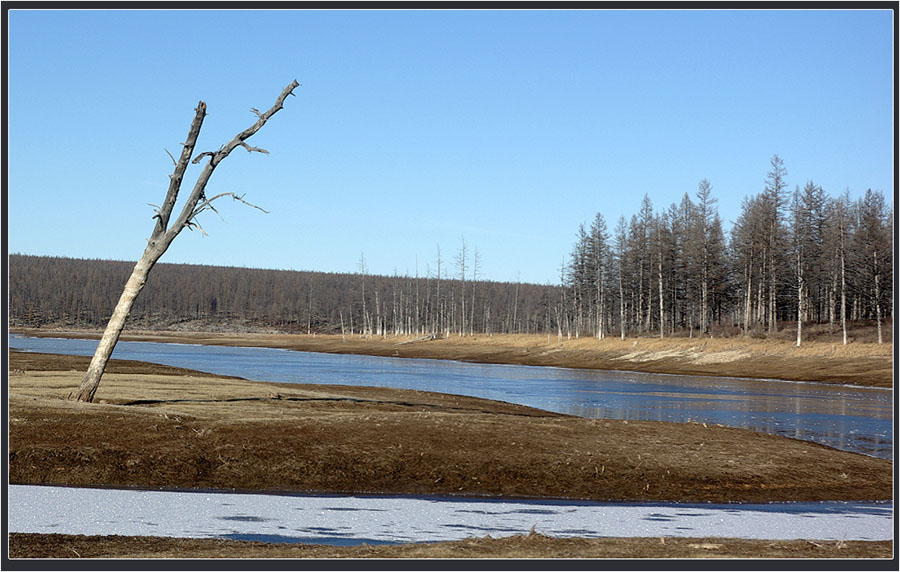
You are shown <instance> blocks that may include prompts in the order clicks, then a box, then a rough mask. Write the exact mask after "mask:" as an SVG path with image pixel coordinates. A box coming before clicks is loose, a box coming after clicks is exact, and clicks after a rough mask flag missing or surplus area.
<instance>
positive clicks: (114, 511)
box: [7, 485, 893, 544]
mask: <svg viewBox="0 0 900 572" xmlns="http://www.w3.org/2000/svg"><path fill="white" fill-rule="evenodd" d="M7 506H8V508H9V517H8V522H7V525H8V528H7V530H8V531H9V532H43V533H62V534H88V535H111V534H119V535H129V536H130V535H149V536H174V537H193V538H232V539H246V540H263V541H271V542H315V543H329V544H359V543H362V542H367V543H379V542H424V541H442V540H459V539H462V538H466V537H472V536H475V537H484V536H488V535H490V536H493V537H501V536H510V535H515V534H527V533H528V532H529V530H531V529H532V527H534V530H535V531H536V532H539V533H542V534H545V535H548V536H556V537H728V538H751V539H770V540H779V539H780V540H788V539H809V540H889V539H891V538H892V537H893V536H892V535H893V518H892V515H893V504H892V503H889V502H888V503H840V502H831V503H801V504H796V503H776V504H767V505H750V504H733V505H700V504H659V503H654V504H640V503H622V504H617V503H587V502H584V503H582V502H577V503H576V502H518V501H517V502H508V501H493V500H492V501H473V500H456V499H446V498H441V499H438V498H409V497H384V496H299V495H273V494H248V493H219V492H165V491H139V490H117V489H97V488H77V487H49V486H24V485H10V486H9V491H8V503H7Z"/></svg>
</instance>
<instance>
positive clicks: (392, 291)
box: [8, 155, 893, 344]
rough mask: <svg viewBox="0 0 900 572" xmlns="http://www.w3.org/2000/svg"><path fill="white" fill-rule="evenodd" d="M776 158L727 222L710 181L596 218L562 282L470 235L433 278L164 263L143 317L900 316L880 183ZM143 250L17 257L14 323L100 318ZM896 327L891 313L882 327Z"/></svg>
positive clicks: (309, 322)
mask: <svg viewBox="0 0 900 572" xmlns="http://www.w3.org/2000/svg"><path fill="white" fill-rule="evenodd" d="M786 176H787V170H786V169H785V167H784V163H783V161H782V160H781V158H780V157H778V156H777V155H775V156H773V157H772V160H771V171H770V172H769V173H768V175H767V178H766V184H765V187H764V189H763V190H762V191H761V192H760V193H758V194H757V195H754V196H748V197H745V198H744V201H743V203H742V207H741V212H740V214H739V216H738V217H737V219H736V220H735V221H734V222H733V224H732V226H731V228H730V232H728V233H727V234H726V232H725V231H724V229H723V223H722V220H721V218H720V217H719V214H718V209H717V206H716V203H717V199H716V198H715V197H714V196H713V192H712V185H711V183H710V182H709V181H707V180H705V179H704V180H701V181H700V182H699V184H698V189H697V192H696V195H695V198H694V199H692V198H691V197H690V195H688V194H687V193H686V194H685V195H684V197H683V198H682V200H681V201H680V202H679V203H678V204H672V205H670V206H669V207H668V208H663V209H655V208H654V206H653V204H652V201H651V200H650V198H649V196H646V195H645V196H644V199H643V201H642V203H641V207H640V210H639V212H637V213H635V214H633V215H632V216H631V217H630V218H626V217H625V216H622V217H620V218H619V219H618V221H617V222H616V224H615V227H614V228H613V229H612V230H610V229H609V228H608V227H607V223H606V220H605V217H604V216H603V214H602V212H598V213H597V214H596V215H595V216H594V217H593V219H592V220H591V222H590V224H589V225H588V226H585V224H582V225H580V226H579V228H578V229H577V231H576V233H575V242H574V244H573V247H572V250H571V253H569V255H568V258H567V259H566V262H565V263H564V264H562V265H561V267H560V269H559V271H560V280H559V283H558V284H553V285H550V284H547V285H537V284H527V283H513V282H494V281H488V280H484V279H480V278H479V276H480V275H483V269H481V268H480V263H479V258H478V252H477V250H475V251H474V253H472V252H470V251H469V249H468V248H467V246H466V243H465V241H464V240H463V242H462V244H461V246H460V247H459V249H458V250H457V252H456V254H455V256H454V258H453V260H452V261H450V263H448V261H445V260H442V259H441V255H440V249H438V253H437V259H436V262H437V264H436V271H435V272H431V271H429V272H428V273H427V275H426V276H408V275H404V276H399V275H394V276H381V275H370V274H368V272H367V270H366V266H365V259H364V257H361V259H360V263H359V268H358V270H359V271H358V272H356V273H346V274H335V273H323V272H311V271H288V270H263V269H251V268H235V267H219V266H203V265H188V264H165V263H161V264H157V265H156V267H155V268H154V270H153V272H152V273H151V274H150V277H149V280H148V282H147V285H146V287H145V289H144V291H143V292H142V294H141V296H140V297H139V298H138V299H137V301H136V302H135V305H134V307H133V309H132V312H131V316H130V318H129V323H130V324H131V325H132V326H133V327H145V328H191V329H205V330H217V329H218V330H237V331H241V330H244V331H246V330H249V329H263V330H275V331H282V332H292V333H331V334H344V335H363V336H373V335H374V336H385V335H427V334H439V335H443V336H447V335H451V334H456V335H475V334H493V333H531V334H534V333H539V334H547V335H548V336H549V335H555V336H557V337H558V338H562V337H566V338H573V337H583V336H594V337H597V338H604V337H606V336H610V335H616V336H621V337H626V336H648V335H653V336H659V337H668V336H685V337H693V336H734V335H752V336H757V337H764V336H772V335H775V334H778V335H779V336H780V337H784V334H785V331H786V330H787V329H790V332H791V336H794V333H795V334H796V340H797V343H798V344H799V343H801V341H802V339H803V333H804V332H803V328H804V327H809V326H823V325H827V328H828V332H830V333H834V334H835V335H837V336H839V339H841V340H843V342H844V343H847V336H848V332H849V331H850V330H851V325H852V324H858V323H864V324H869V325H871V324H873V323H874V324H875V326H876V329H877V340H878V341H879V342H881V341H882V340H883V338H884V334H883V328H887V330H890V324H891V321H892V318H893V305H892V299H893V280H892V276H893V248H892V238H893V224H892V221H893V209H892V206H890V205H888V204H886V202H885V198H884V196H883V194H882V193H881V192H880V191H872V190H867V191H866V192H865V194H864V196H862V197H861V198H859V199H857V200H852V199H851V198H850V194H849V191H845V192H844V193H842V194H839V195H836V196H830V195H828V194H827V193H826V192H825V191H824V190H823V189H822V187H821V186H818V185H816V184H815V183H814V182H813V181H808V182H807V183H806V184H805V185H804V186H803V187H802V188H801V187H800V186H799V185H798V186H796V187H795V189H794V190H793V191H792V192H791V191H789V190H788V188H787V183H786ZM133 265H134V263H133V262H125V261H106V260H86V259H71V258H59V257H46V256H33V255H22V254H12V255H10V256H9V290H8V291H9V300H8V303H9V325H10V326H26V327H41V326H66V327H88V328H102V327H103V326H104V325H105V324H106V321H107V320H108V319H109V316H110V315H111V313H112V310H113V308H114V306H115V303H116V301H117V299H118V297H119V295H120V293H121V291H122V285H123V284H124V282H125V280H126V279H127V278H128V275H129V274H130V272H131V268H132V266H133ZM883 324H884V326H883Z"/></svg>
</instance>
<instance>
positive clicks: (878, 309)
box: [872, 249, 884, 344]
mask: <svg viewBox="0 0 900 572" xmlns="http://www.w3.org/2000/svg"><path fill="white" fill-rule="evenodd" d="M872 262H873V263H874V264H873V266H874V268H875V326H876V328H877V329H878V343H879V344H880V343H883V342H884V340H883V338H882V337H881V290H880V285H879V278H880V275H881V273H880V272H879V271H878V249H874V250H873V251H872Z"/></svg>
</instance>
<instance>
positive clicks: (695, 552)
mask: <svg viewBox="0 0 900 572" xmlns="http://www.w3.org/2000/svg"><path fill="white" fill-rule="evenodd" d="M892 552H893V542H891V541H890V540H884V541H837V542H835V541H828V542H825V541H810V540H741V539H733V538H666V539H662V538H551V537H549V536H544V535H541V534H529V535H518V536H510V537H506V538H490V537H486V538H467V539H466V540H460V541H454V542H436V543H426V544H418V543H417V544H403V545H394V546H326V545H321V544H318V545H317V544H270V543H264V542H245V541H235V540H218V539H196V538H162V537H154V536H78V535H68V534H21V533H12V534H10V535H9V555H10V558H191V559H193V558H393V559H399V558H444V559H451V558H452V559H459V558H479V559H482V558H496V559H501V558H502V559H508V558H515V559H519V558H544V559H546V558H567V559H587V558H603V559H608V558H615V559H624V558H654V559H657V558H679V559H685V558H693V559H700V558H704V559H705V558H746V559H760V558H768V559H771V558H804V559H821V558H840V559H862V558H865V559H869V560H870V561H871V559H885V560H886V563H887V565H886V566H885V569H886V570H887V569H889V568H888V566H889V565H890V559H891V557H892ZM500 564H501V566H502V565H503V563H500ZM404 569H405V566H404Z"/></svg>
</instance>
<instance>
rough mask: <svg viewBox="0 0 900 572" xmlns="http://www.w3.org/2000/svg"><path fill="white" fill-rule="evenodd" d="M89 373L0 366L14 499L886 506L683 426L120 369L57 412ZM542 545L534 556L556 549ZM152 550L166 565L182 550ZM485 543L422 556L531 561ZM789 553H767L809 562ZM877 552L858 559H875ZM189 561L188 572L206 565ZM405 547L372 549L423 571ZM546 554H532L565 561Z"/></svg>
mask: <svg viewBox="0 0 900 572" xmlns="http://www.w3.org/2000/svg"><path fill="white" fill-rule="evenodd" d="M88 361H89V358H86V357H77V356H58V355H45V354H30V353H19V352H11V353H10V365H9V371H10V375H9V396H10V397H9V414H10V417H9V420H10V424H9V431H10V432H9V479H10V482H11V483H15V484H69V485H102V486H125V487H127V486H140V487H154V488H157V487H176V488H209V489H246V490H270V491H278V490H281V491H285V490H291V491H321V492H335V493H343V492H370V493H401V494H455V495H466V496H493V497H497V496H500V497H506V498H535V497H539V498H577V499H592V500H628V501H635V500H666V501H681V502H705V501H712V502H736V501H743V502H767V501H815V500H884V499H890V498H892V484H891V483H892V481H891V478H892V472H893V463H891V462H889V461H885V460H881V459H875V458H872V457H867V456H864V455H858V454H853V453H847V452H842V451H837V450H835V449H831V448H828V447H824V446H820V445H816V444H814V443H808V442H803V441H795V440H792V439H787V438H783V437H777V436H771V435H763V434H759V433H754V432H751V431H747V430H742V429H733V428H726V427H719V426H712V425H709V426H707V425H704V424H697V423H687V424H673V423H660V422H637V421H618V420H602V419H583V418H577V417H571V416H565V415H560V414H555V413H550V412H546V411H541V410H537V409H532V408H528V407H523V406H518V405H512V404H508V403H501V402H495V401H489V400H484V399H476V398H469V397H462V396H455V395H445V394H436V393H429V392H420V391H410V390H400V389H382V388H367V387H347V386H317V385H300V384H282V383H262V382H250V381H246V380H241V379H234V378H223V377H217V376H210V375H208V374H202V373H199V372H191V371H189V370H182V369H179V368H171V367H167V366H158V365H154V364H143V363H140V362H121V361H118V360H113V361H112V362H111V364H110V367H109V369H108V372H107V374H106V376H105V377H104V381H103V383H102V384H101V386H100V389H99V391H98V393H97V403H94V404H83V403H77V402H71V401H68V400H66V399H65V398H66V396H67V395H68V393H69V392H70V391H72V390H73V389H75V388H76V387H77V386H78V384H79V382H80V378H81V372H83V371H84V370H85V368H86V367H87V364H88ZM52 536H53V535H51V537H52ZM10 538H11V554H13V553H14V552H13V548H15V550H20V549H21V550H26V549H25V548H23V547H24V546H28V547H31V548H29V550H30V549H34V547H35V546H39V545H43V546H50V545H51V544H53V543H52V542H51V543H50V544H47V538H46V537H44V536H43V535H42V536H39V537H34V536H21V535H19V536H15V537H10ZM13 540H14V542H13ZM556 540H557V539H550V540H548V541H546V542H547V543H549V544H551V545H553V544H559V545H560V546H562V545H564V544H565V543H566V542H569V541H565V542H563V541H559V543H557V542H556ZM141 542H142V541H140V540H139V539H127V540H121V541H120V542H119V543H118V544H117V546H118V548H115V549H113V548H110V552H109V553H107V554H105V556H107V557H113V556H121V555H123V554H134V552H133V551H134V550H138V548H136V546H141ZM154 542H157V541H154ZM158 542H163V543H165V542H171V543H172V544H171V545H170V548H171V547H172V546H176V545H179V544H178V543H179V542H180V541H176V540H173V539H169V540H166V541H158ZM221 542H223V543H224V542H225V541H221ZM473 542H474V541H473ZM485 542H486V544H483V545H482V544H478V543H477V542H475V544H470V545H466V544H465V543H463V544H460V545H459V546H457V547H456V548H451V549H450V550H451V552H449V553H443V554H445V555H444V556H441V555H440V554H441V552H440V550H439V549H438V548H434V550H435V551H436V552H435V555H433V557H457V556H463V554H466V555H468V556H473V557H482V556H486V557H490V556H491V555H495V556H496V557H505V556H503V554H506V553H504V552H503V550H505V549H503V548H497V547H498V546H507V547H509V546H512V547H514V548H511V549H510V550H512V551H513V552H515V551H516V550H519V549H521V550H523V551H525V552H527V553H528V554H531V553H530V552H528V551H527V550H525V548H523V546H525V545H526V544H528V543H529V542H530V543H538V544H537V545H539V546H544V544H541V543H544V541H543V540H539V539H534V538H532V539H531V540H523V541H521V542H522V543H523V544H522V545H521V546H519V548H515V546H517V545H516V544H515V542H514V541H510V540H497V541H496V542H492V541H485ZM585 542H587V543H588V544H590V541H585ZM623 542H624V541H623ZM666 542H667V543H669V540H666ZM704 542H705V543H707V544H709V543H712V544H720V545H723V546H725V545H731V544H732V541H715V542H713V541H709V542H706V541H704ZM134 543H138V544H137V545H135V544H134ZM609 543H611V544H613V545H615V544H616V541H614V540H609V541H608V543H607V544H606V545H603V544H602V543H600V544H598V545H597V546H598V548H597V550H599V551H600V552H599V553H604V552H603V551H606V550H611V549H610V548H609ZM12 544H15V546H13V545H12ZM201 544H202V542H201ZM201 544H197V545H196V546H198V547H199V546H201ZM645 544H646V543H645ZM701 544H702V543H701ZM751 544H752V543H751ZM751 544H742V546H750V545H751ZM776 544H778V543H776ZM800 544H801V545H802V546H800V547H798V546H797V545H794V546H792V547H791V548H789V549H788V548H785V549H784V550H785V551H786V552H779V553H778V554H780V555H787V556H790V555H791V554H792V553H794V552H795V553H796V554H795V555H799V557H810V556H809V552H808V550H809V548H808V547H806V546H805V545H803V544H802V543H800ZM848 544H849V543H848ZM866 544H868V543H866ZM101 545H102V546H108V545H109V544H108V543H107V544H101ZM155 545H156V546H161V545H159V544H155ZM601 545H602V546H601ZM637 545H641V543H640V542H638V543H637ZM637 545H635V546H637ZM882 545H883V543H878V546H879V547H880V548H874V549H873V550H874V552H873V553H872V555H871V556H870V557H881V556H876V555H877V554H883V548H884V547H883V546H882ZM203 546H205V548H202V550H200V549H199V548H198V550H200V552H197V555H198V557H202V554H208V552H204V551H208V550H210V548H209V546H207V545H203ZM465 546H469V547H470V548H465ZM471 546H481V547H482V548H483V549H484V550H486V551H487V552H484V553H481V552H479V551H478V550H481V548H479V549H478V550H475V549H472V548H471ZM489 546H490V547H489ZM586 546H587V545H585V546H582V547H581V548H579V550H580V549H582V548H583V549H584V550H588V549H587V548H586ZM663 546H664V545H662V544H660V545H658V546H657V545H655V541H654V543H650V544H646V550H645V551H644V552H636V553H635V555H636V557H646V556H647V555H651V556H653V557H657V556H659V557H663V556H664V555H666V554H669V555H671V556H672V557H681V556H677V554H681V553H679V552H677V551H676V552H672V551H673V550H674V549H673V548H672V546H671V545H670V546H669V548H663ZM685 546H686V545H685ZM872 546H875V545H874V544H873V545H872ZM182 548H183V547H182ZM420 548H421V549H422V550H425V548H422V547H419V548H413V547H397V548H396V550H398V551H400V552H403V551H406V552H403V553H402V554H401V553H400V552H397V553H394V552H390V550H388V547H381V548H378V549H377V550H382V549H384V550H388V551H387V552H384V553H383V554H384V557H403V556H406V555H408V556H413V557H422V553H421V552H417V550H419V549H420ZM172 549H175V548H172ZM220 549H221V550H224V551H226V552H225V553H222V554H223V555H233V556H235V557H240V555H242V554H254V555H256V554H259V555H262V554H261V553H259V552H258V551H259V550H263V551H274V552H270V553H269V554H270V555H271V557H278V556H275V553H279V552H278V551H283V555H285V556H287V557H299V556H301V555H302V551H303V550H305V549H306V548H304V547H297V546H293V547H281V548H269V547H262V548H260V547H256V546H250V545H248V544H244V543H238V544H237V545H231V544H227V543H225V544H221V545H218V548H215V549H214V550H220ZM372 549H373V548H372V547H357V548H355V549H347V550H348V552H346V553H345V555H346V556H347V557H356V556H362V555H366V556H372V557H378V556H377V555H376V554H374V553H368V552H365V551H366V550H372ZM495 549H496V550H499V552H493V551H494V550H495ZM160 550H162V548H160ZM176 550H181V548H177V549H176ZM192 550H193V549H192ZM248 550H249V552H246V551H248ZM322 550H324V551H326V552H327V551H329V550H332V548H329V547H325V548H322ZM353 550H357V552H356V556H354V555H353ZM377 550H376V552H377ZM540 550H544V548H540ZM556 550H557V549H550V548H546V551H545V552H546V555H550V556H549V557H557V556H556V555H558V554H563V553H564V549H559V550H563V552H557V551H556ZM629 550H630V549H629ZM635 550H637V549H635ZM660 550H662V552H660ZM705 550H706V549H696V550H694V552H693V553H692V554H698V553H703V554H706V552H704V551H705ZM779 550H781V549H779ZM76 551H77V552H78V553H79V554H80V553H81V550H80V549H78V548H76ZM453 551H456V552H453ZM648 551H649V552H648ZM792 551H793V552H792ZM879 551H881V552H879ZM326 552H318V553H316V552H311V553H308V554H307V555H308V556H313V557H317V555H318V556H322V555H323V554H325V553H326ZM23 553H24V552H23ZM52 553H53V551H52V550H51V551H49V552H46V554H47V555H51V554H52ZM588 553H590V552H587V553H585V554H583V555H579V556H580V557H589V556H587V554H588ZM825 553H827V554H826V555H825V556H822V555H821V554H820V555H819V556H815V557H827V556H828V555H830V556H834V557H852V556H847V555H848V554H849V553H848V552H841V551H840V550H837V549H834V547H829V548H828V550H825V551H824V552H823V554H825ZM160 554H163V555H164V554H165V552H164V551H163V552H161V553H160ZM185 554H193V552H190V551H188V552H186V553H185ZM279 554H281V553H279ZM450 554H453V555H450ZM608 554H617V553H616V552H615V551H612V552H609V553H608ZM713 554H714V553H709V554H707V555H713ZM715 554H718V555H720V556H730V555H732V556H733V555H734V554H732V553H730V552H728V551H725V552H717V553H715ZM738 554H740V552H739V553H738ZM763 554H765V552H764V553H763ZM74 555H75V553H74V552H73V553H72V554H71V556H74ZM169 555H171V554H169ZM758 556H762V555H758ZM266 557H269V556H266ZM604 557H617V556H604ZM773 557H780V556H773Z"/></svg>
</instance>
